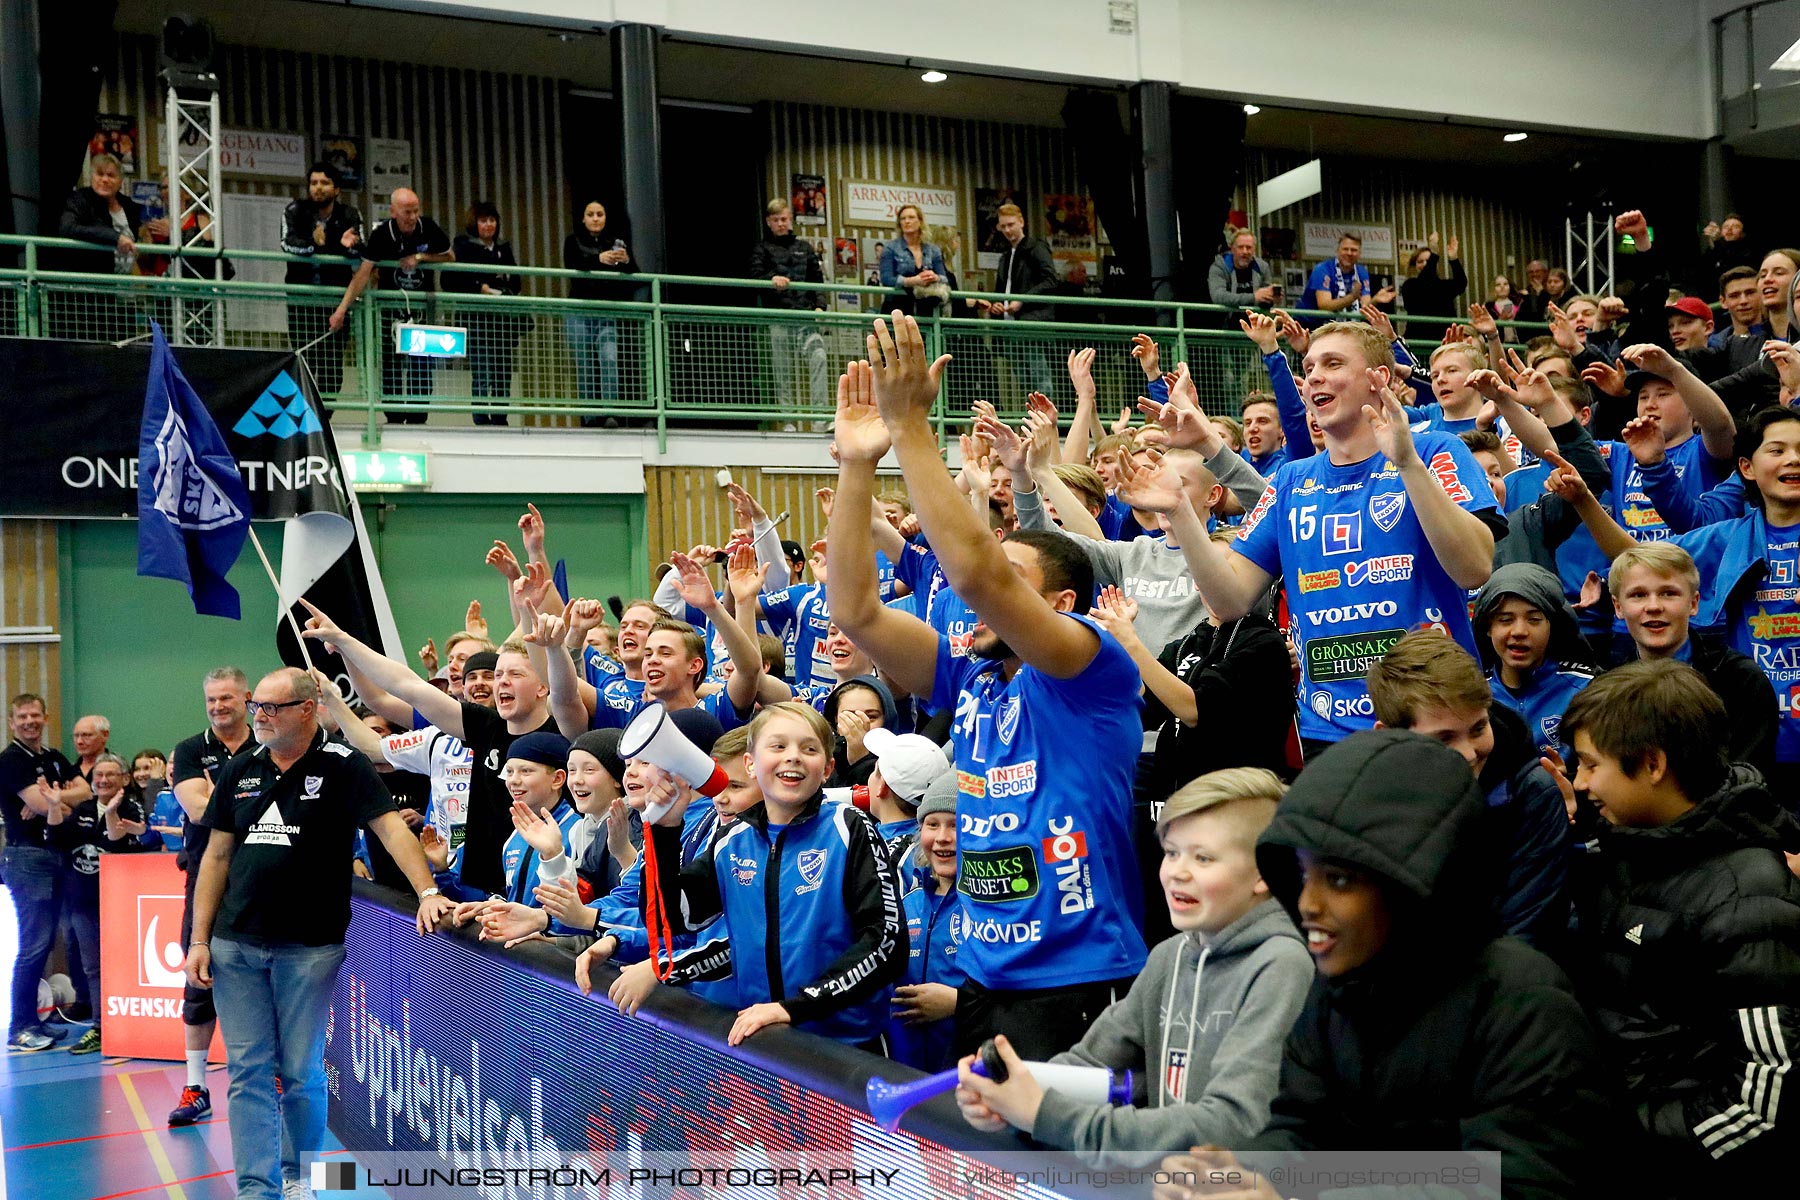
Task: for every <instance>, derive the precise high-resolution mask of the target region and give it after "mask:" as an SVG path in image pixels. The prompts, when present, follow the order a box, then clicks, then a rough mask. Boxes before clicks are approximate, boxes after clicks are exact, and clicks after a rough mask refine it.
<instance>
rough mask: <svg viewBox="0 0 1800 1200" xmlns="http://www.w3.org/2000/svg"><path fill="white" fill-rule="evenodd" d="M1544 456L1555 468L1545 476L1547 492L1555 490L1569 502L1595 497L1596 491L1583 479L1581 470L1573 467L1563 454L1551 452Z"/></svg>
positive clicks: (1576, 502) (1578, 502) (1574, 502)
mask: <svg viewBox="0 0 1800 1200" xmlns="http://www.w3.org/2000/svg"><path fill="white" fill-rule="evenodd" d="M1543 458H1544V461H1545V462H1547V463H1549V464H1550V466H1551V467H1552V468H1553V470H1551V472H1550V474H1549V475H1547V476H1546V477H1545V478H1544V490H1545V491H1546V492H1554V493H1555V494H1556V495H1558V496H1560V497H1562V499H1563V501H1564V502H1565V503H1568V504H1580V503H1582V502H1583V501H1585V500H1592V499H1593V498H1594V493H1593V491H1592V489H1590V488H1589V487H1588V485H1587V481H1586V480H1584V479H1582V477H1581V472H1579V471H1577V470H1576V469H1575V468H1574V467H1571V466H1570V465H1569V463H1568V460H1567V459H1565V458H1563V456H1562V455H1560V454H1554V453H1550V454H1545V455H1544V456H1543Z"/></svg>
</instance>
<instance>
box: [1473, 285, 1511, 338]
mask: <svg viewBox="0 0 1800 1200" xmlns="http://www.w3.org/2000/svg"><path fill="white" fill-rule="evenodd" d="M1490 293H1491V294H1490V295H1489V296H1488V298H1487V301H1486V303H1485V304H1483V305H1482V307H1484V308H1486V309H1487V310H1488V315H1489V316H1491V317H1493V318H1494V320H1496V321H1517V320H1518V319H1519V302H1518V297H1517V293H1516V291H1515V289H1514V288H1513V285H1512V280H1510V279H1508V278H1507V277H1506V276H1504V275H1496V276H1494V282H1493V285H1492V286H1491V288H1490ZM1500 340H1501V341H1503V342H1516V341H1518V340H1519V331H1518V330H1517V329H1516V328H1514V327H1513V326H1511V325H1502V326H1500Z"/></svg>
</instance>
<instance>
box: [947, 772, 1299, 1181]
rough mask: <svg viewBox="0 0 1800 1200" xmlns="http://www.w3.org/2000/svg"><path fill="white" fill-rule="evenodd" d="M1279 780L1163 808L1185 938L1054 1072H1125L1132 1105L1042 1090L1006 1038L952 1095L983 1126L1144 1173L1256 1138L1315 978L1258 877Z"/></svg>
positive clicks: (1194, 791) (1161, 833) (1176, 910)
mask: <svg viewBox="0 0 1800 1200" xmlns="http://www.w3.org/2000/svg"><path fill="white" fill-rule="evenodd" d="M1284 790H1285V789H1284V788H1283V787H1282V784H1281V781H1280V780H1279V779H1277V778H1276V777H1275V776H1274V774H1272V773H1271V772H1269V771H1265V770H1262V769H1260V768H1256V767H1233V768H1231V769H1229V770H1224V771H1214V772H1212V773H1211V774H1208V775H1202V776H1201V777H1200V778H1199V779H1196V780H1195V781H1194V782H1192V783H1190V784H1188V785H1187V786H1186V787H1184V788H1182V789H1181V790H1179V791H1177V792H1176V793H1175V794H1174V795H1173V796H1171V797H1169V801H1168V803H1167V804H1166V805H1165V806H1164V808H1163V812H1162V817H1161V819H1160V820H1158V821H1157V825H1156V832H1157V836H1158V837H1159V838H1160V839H1161V841H1162V844H1163V860H1162V867H1161V869H1160V871H1159V874H1160V876H1161V879H1162V885H1163V897H1164V899H1165V900H1166V901H1167V902H1168V905H1169V918H1170V920H1171V921H1172V922H1173V924H1174V926H1175V929H1176V933H1175V936H1173V937H1171V938H1168V939H1167V940H1165V941H1164V942H1162V943H1161V944H1160V945H1158V946H1157V947H1156V949H1154V950H1152V951H1151V952H1150V958H1149V961H1148V962H1146V963H1145V964H1144V970H1143V972H1142V973H1141V974H1140V975H1139V976H1138V977H1137V980H1136V981H1135V982H1134V983H1133V984H1132V985H1131V990H1130V991H1129V992H1127V993H1126V994H1125V997H1124V999H1122V1000H1118V1001H1116V1002H1115V1003H1113V1004H1111V1005H1109V1006H1108V1007H1107V1009H1106V1010H1105V1011H1104V1012H1102V1013H1101V1014H1100V1016H1099V1017H1098V1018H1097V1019H1096V1020H1095V1021H1094V1024H1093V1025H1092V1026H1091V1027H1090V1028H1089V1029H1088V1031H1087V1035H1086V1036H1085V1037H1083V1038H1082V1039H1081V1041H1080V1042H1078V1043H1076V1045H1075V1047H1074V1048H1073V1049H1071V1050H1069V1051H1067V1052H1066V1053H1063V1054H1059V1055H1057V1056H1056V1057H1055V1058H1054V1059H1052V1060H1051V1061H1052V1062H1056V1063H1068V1064H1072V1065H1076V1066H1084V1067H1108V1068H1111V1069H1112V1070H1114V1071H1122V1070H1129V1071H1131V1072H1132V1073H1133V1078H1132V1103H1131V1104H1129V1105H1110V1104H1090V1103H1083V1102H1081V1101H1077V1100H1072V1099H1070V1098H1069V1097H1068V1096H1065V1095H1062V1094H1061V1093H1059V1092H1054V1091H1046V1090H1044V1089H1043V1088H1042V1087H1041V1086H1040V1085H1039V1084H1038V1083H1037V1081H1036V1080H1035V1079H1033V1078H1032V1076H1031V1072H1030V1068H1029V1067H1028V1066H1026V1065H1024V1064H1022V1063H1021V1062H1019V1060H1018V1058H1017V1056H1016V1055H1015V1054H1014V1053H1013V1051H1012V1049H1011V1047H1010V1046H1008V1045H1007V1044H1006V1040H1005V1039H1004V1038H1001V1039H997V1042H996V1045H997V1048H998V1049H999V1050H1000V1054H1001V1057H1002V1058H1003V1059H1005V1060H1006V1063H1007V1066H1008V1068H1009V1074H1008V1077H1007V1081H1006V1083H1004V1084H996V1083H994V1082H992V1081H991V1080H987V1079H983V1078H981V1077H979V1076H974V1075H971V1074H969V1073H968V1070H967V1067H968V1064H969V1063H970V1062H971V1061H973V1059H972V1057H971V1058H966V1059H964V1060H963V1064H962V1065H963V1077H962V1080H961V1086H959V1087H958V1088H957V1092H956V1099H957V1103H958V1105H959V1106H960V1107H961V1108H962V1112H963V1117H964V1119H966V1120H967V1121H968V1122H969V1124H971V1125H973V1126H975V1127H976V1128H977V1129H985V1130H990V1131H992V1130H998V1129H1002V1128H1005V1127H1006V1126H1007V1125H1011V1126H1012V1127H1014V1128H1016V1129H1019V1130H1021V1131H1023V1132H1025V1133H1028V1134H1030V1135H1031V1136H1032V1137H1033V1138H1035V1139H1036V1140H1037V1141H1039V1142H1041V1143H1043V1144H1044V1145H1047V1146H1054V1147H1056V1148H1058V1149H1063V1150H1075V1151H1078V1152H1083V1153H1085V1154H1086V1155H1089V1156H1091V1157H1093V1158H1094V1159H1096V1160H1097V1163H1098V1165H1102V1166H1127V1165H1144V1164H1148V1163H1151V1162H1154V1161H1156V1160H1157V1159H1158V1158H1160V1157H1161V1155H1162V1154H1164V1153H1166V1152H1167V1151H1168V1148H1169V1147H1171V1146H1199V1145H1215V1146H1233V1145H1237V1144H1239V1143H1241V1142H1242V1141H1244V1140H1245V1139H1247V1138H1249V1137H1252V1136H1254V1135H1255V1134H1256V1133H1257V1132H1259V1131H1260V1130H1261V1129H1262V1127H1263V1125H1264V1123H1265V1122H1267V1120H1268V1117H1269V1105H1270V1103H1271V1102H1272V1101H1273V1100H1274V1098H1275V1092H1276V1088H1277V1085H1278V1083H1279V1080H1280V1074H1281V1053H1282V1045H1283V1043H1285V1042H1286V1040H1287V1035H1288V1031H1289V1030H1290V1029H1292V1028H1293V1025H1294V1021H1295V1019H1296V1018H1297V1017H1298V1016H1299V1015H1300V1009H1301V1008H1302V1006H1303V1005H1304V1004H1305V1001H1306V995H1307V991H1308V989H1309V988H1310V987H1311V986H1312V981H1313V963H1312V957H1311V955H1310V954H1308V952H1307V950H1306V946H1305V943H1304V942H1302V940H1301V938H1300V933H1299V931H1298V930H1297V929H1295V927H1294V923H1293V921H1292V920H1291V919H1290V918H1289V917H1288V915H1287V912H1286V911H1285V910H1284V909H1283V908H1282V907H1281V905H1280V904H1278V903H1276V902H1275V901H1274V900H1273V898H1272V897H1271V896H1270V894H1269V889H1268V885H1267V884H1265V883H1264V882H1263V880H1262V877H1261V875H1259V874H1258V873H1257V869H1256V850H1255V846H1256V839H1257V837H1258V836H1259V835H1260V834H1261V833H1262V831H1263V830H1264V829H1265V828H1267V827H1268V824H1269V822H1270V820H1272V819H1273V818H1274V815H1275V809H1276V805H1277V802H1278V800H1279V799H1280V797H1281V794H1282V792H1283V791H1284Z"/></svg>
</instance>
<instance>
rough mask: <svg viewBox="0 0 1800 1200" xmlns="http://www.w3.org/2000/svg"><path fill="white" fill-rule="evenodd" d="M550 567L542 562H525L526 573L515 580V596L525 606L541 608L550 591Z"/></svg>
mask: <svg viewBox="0 0 1800 1200" xmlns="http://www.w3.org/2000/svg"><path fill="white" fill-rule="evenodd" d="M550 583H551V580H550V568H549V566H548V565H547V564H545V563H542V562H531V563H527V564H525V574H524V575H522V576H520V577H519V578H517V579H515V580H513V598H514V599H515V600H517V601H518V602H519V604H520V605H521V606H523V607H525V608H531V609H541V608H543V607H544V597H545V596H546V595H547V594H548V593H549V591H550Z"/></svg>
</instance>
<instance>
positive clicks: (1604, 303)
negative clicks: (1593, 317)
mask: <svg viewBox="0 0 1800 1200" xmlns="http://www.w3.org/2000/svg"><path fill="white" fill-rule="evenodd" d="M1629 311H1630V310H1629V309H1627V308H1626V307H1625V302H1624V301H1623V300H1621V299H1619V298H1618V297H1617V296H1602V297H1601V298H1600V328H1602V329H1605V328H1606V327H1607V326H1609V325H1612V324H1614V323H1615V322H1618V321H1623V320H1624V319H1625V314H1626V313H1627V312H1629Z"/></svg>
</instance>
